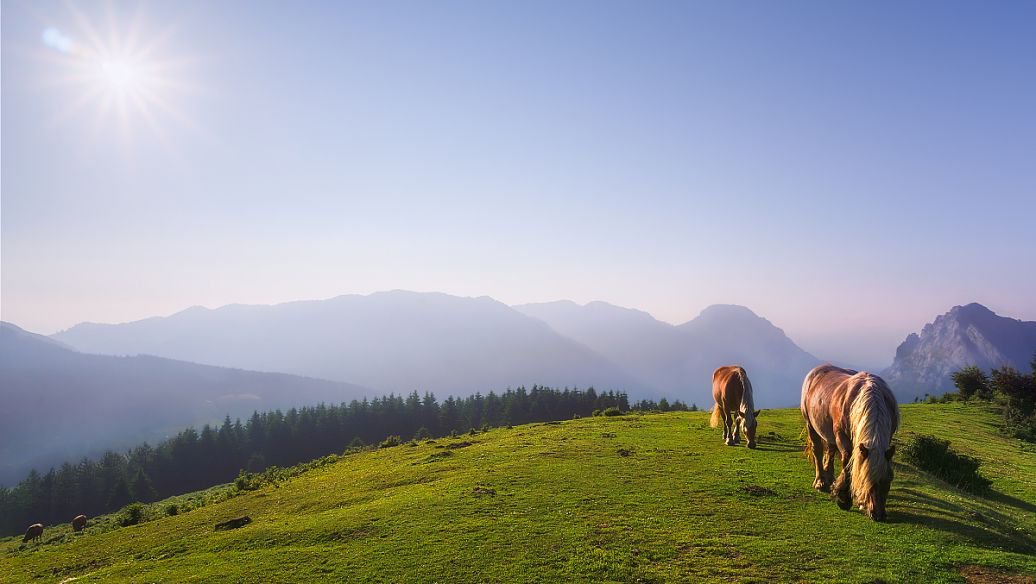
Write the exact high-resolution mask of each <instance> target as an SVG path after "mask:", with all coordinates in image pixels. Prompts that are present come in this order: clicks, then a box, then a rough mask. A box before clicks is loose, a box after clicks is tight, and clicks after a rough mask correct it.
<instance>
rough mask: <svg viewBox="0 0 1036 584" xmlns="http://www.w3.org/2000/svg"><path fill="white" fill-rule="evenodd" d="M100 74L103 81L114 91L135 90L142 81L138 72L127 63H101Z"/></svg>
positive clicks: (116, 61)
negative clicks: (136, 85)
mask: <svg viewBox="0 0 1036 584" xmlns="http://www.w3.org/2000/svg"><path fill="white" fill-rule="evenodd" d="M99 72H100V74H101V79H102V80H103V81H104V82H105V83H107V84H108V85H109V87H110V88H111V89H112V90H114V91H127V90H133V89H134V85H135V84H136V83H138V82H139V81H140V77H139V75H138V72H137V71H136V70H135V69H134V67H133V65H132V64H130V63H128V62H126V61H121V60H111V61H101V63H100V67H99Z"/></svg>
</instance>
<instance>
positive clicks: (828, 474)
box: [824, 444, 838, 488]
mask: <svg viewBox="0 0 1036 584" xmlns="http://www.w3.org/2000/svg"><path fill="white" fill-rule="evenodd" d="M836 456H838V448H837V447H835V445H834V444H828V445H827V449H826V452H825V453H824V484H825V485H827V486H828V488H830V487H831V483H833V482H835V457H836Z"/></svg>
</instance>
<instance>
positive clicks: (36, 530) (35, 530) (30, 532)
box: [22, 523, 43, 543]
mask: <svg viewBox="0 0 1036 584" xmlns="http://www.w3.org/2000/svg"><path fill="white" fill-rule="evenodd" d="M30 539H31V540H32V541H34V542H36V541H40V540H42V539H43V524H42V523H33V524H32V525H30V526H29V529H26V530H25V537H23V538H22V543H25V542H27V541H29V540H30Z"/></svg>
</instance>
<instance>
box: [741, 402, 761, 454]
mask: <svg viewBox="0 0 1036 584" xmlns="http://www.w3.org/2000/svg"><path fill="white" fill-rule="evenodd" d="M758 417H759V410H756V411H754V412H747V413H746V414H745V415H744V417H743V418H742V421H741V425H742V426H743V427H744V429H745V438H747V439H748V447H749V448H755V431H756V429H757V428H758V427H759V420H758V419H757V418H758Z"/></svg>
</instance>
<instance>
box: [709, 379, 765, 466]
mask: <svg viewBox="0 0 1036 584" xmlns="http://www.w3.org/2000/svg"><path fill="white" fill-rule="evenodd" d="M712 399H714V400H715V401H716V407H714V408H713V409H712V420H711V421H710V424H711V425H712V427H713V428H715V427H717V426H719V423H720V422H723V442H725V443H726V444H727V446H733V445H735V444H737V443H739V442H741V429H742V427H743V428H744V431H745V437H746V438H747V439H748V447H749V448H755V433H756V428H757V426H758V425H759V422H758V420H756V417H757V416H759V411H758V410H756V409H755V401H753V397H752V382H751V381H749V380H748V373H746V372H745V370H744V368H743V367H741V366H740V365H725V366H723V367H720V368H719V369H717V370H716V371H715V372H713V374H712Z"/></svg>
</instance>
